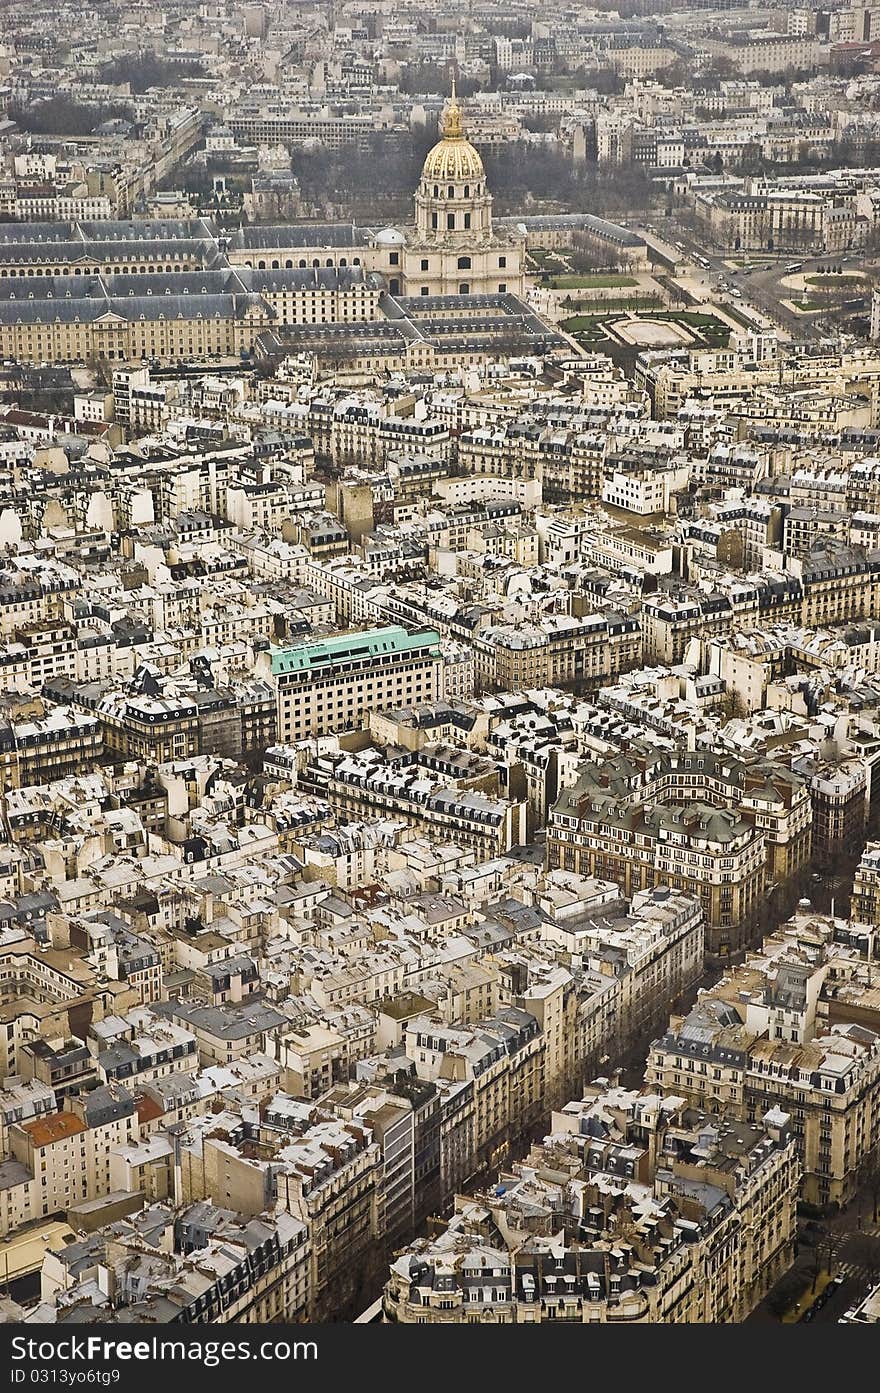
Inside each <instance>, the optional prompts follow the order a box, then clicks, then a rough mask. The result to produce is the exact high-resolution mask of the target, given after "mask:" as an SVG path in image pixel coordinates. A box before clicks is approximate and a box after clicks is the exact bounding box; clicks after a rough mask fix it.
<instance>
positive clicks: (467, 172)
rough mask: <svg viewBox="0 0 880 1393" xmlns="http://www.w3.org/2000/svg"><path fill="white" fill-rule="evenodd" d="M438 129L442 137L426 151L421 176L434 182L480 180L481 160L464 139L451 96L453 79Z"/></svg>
mask: <svg viewBox="0 0 880 1393" xmlns="http://www.w3.org/2000/svg"><path fill="white" fill-rule="evenodd" d="M440 130H441V133H442V139H441V140H438V142H437V144H436V145H435V146H434V148H433V149H432V150H429V151H428V157H427V159H426V160H425V163H424V165H423V167H422V179H424V180H426V181H427V182H428V183H437V184H442V183H444V182H446V181H448V180H452V181H453V183H454V182H456V181H458V180H464V181H468V182H469V181H471V180H477V179H483V178H484V177H485V176H484V171H483V161H482V160H481V159H480V156H479V154H478V153H477V151H476V150H475V149H474V147H473V145H471V143H470V141H469V140H465V135H464V120H463V118H462V111H461V106H460V105H459V102H458V98H457V97H456V95H455V83H454V82H453V84H452V95H451V97H450V98H449V101H448V102H447V103H446V106H445V107H444V108H443V120H442V122H441V125H440Z"/></svg>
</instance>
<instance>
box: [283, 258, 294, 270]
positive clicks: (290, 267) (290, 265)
mask: <svg viewBox="0 0 880 1393" xmlns="http://www.w3.org/2000/svg"><path fill="white" fill-rule="evenodd" d="M284 269H285V271H292V270H293V262H292V261H291V260H290V258H289V257H288V259H287V261H285V263H284Z"/></svg>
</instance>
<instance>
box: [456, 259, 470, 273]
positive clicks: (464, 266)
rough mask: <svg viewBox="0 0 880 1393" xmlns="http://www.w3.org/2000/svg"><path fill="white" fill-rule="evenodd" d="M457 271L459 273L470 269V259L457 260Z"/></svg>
mask: <svg viewBox="0 0 880 1393" xmlns="http://www.w3.org/2000/svg"><path fill="white" fill-rule="evenodd" d="M458 269H459V271H469V270H470V269H471V259H470V257H469V256H460V257H459V258H458Z"/></svg>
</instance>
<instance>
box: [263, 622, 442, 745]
mask: <svg viewBox="0 0 880 1393" xmlns="http://www.w3.org/2000/svg"><path fill="white" fill-rule="evenodd" d="M441 666H442V660H441V656H440V635H439V633H438V632H437V630H436V629H420V630H417V631H412V630H409V629H405V628H402V627H401V626H399V625H392V626H390V627H388V628H383V629H368V630H365V631H363V632H352V633H344V634H334V635H332V636H331V637H330V638H321V639H304V640H303V641H302V642H298V643H294V644H291V645H290V646H289V647H284V648H273V649H271V650H270V653H269V667H270V672H271V676H272V680H273V682H274V684H275V687H276V691H277V694H278V739H279V741H281V742H282V743H284V744H290V743H292V742H294V741H297V740H306V739H309V738H310V737H313V736H316V735H332V734H333V733H334V732H335V731H340V730H350V729H352V728H357V727H358V726H360V725H361V724H362V722H363V719H364V717H365V716H366V715H367V713H368V712H370V711H375V710H381V709H382V708H383V707H387V706H399V705H401V704H406V705H410V704H413V703H419V702H430V701H436V700H437V699H438V697H440V696H442V695H443V692H442V678H441Z"/></svg>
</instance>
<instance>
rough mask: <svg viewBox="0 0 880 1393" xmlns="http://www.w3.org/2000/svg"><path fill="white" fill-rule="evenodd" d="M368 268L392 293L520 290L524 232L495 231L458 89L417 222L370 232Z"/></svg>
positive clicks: (428, 164)
mask: <svg viewBox="0 0 880 1393" xmlns="http://www.w3.org/2000/svg"><path fill="white" fill-rule="evenodd" d="M372 241H373V249H374V253H375V255H374V257H373V258H372V260H373V268H374V269H375V270H377V271H382V272H383V274H384V275H385V276H386V277H387V280H388V289H389V290H390V292H391V294H392V295H395V294H399V295H425V296H427V295H497V294H499V293H500V294H503V293H504V292H505V291H510V292H511V293H512V294H514V295H522V294H523V291H524V281H523V268H524V261H525V239H524V238H523V237H521V236H518V235H516V234H514V233H511V234H504V235H498V234H496V233H494V232H493V230H492V196H491V194H490V193H489V190H488V188H487V187H486V173H485V170H484V169H483V161H482V160H481V159H480V155H479V152H478V151H477V150H475V149H474V147H473V145H471V143H470V141H469V140H468V139H467V137H466V136H465V129H464V115H463V112H462V109H461V105H460V103H459V101H458V98H457V97H456V95H455V84H454V83H453V86H452V95H451V97H450V99H449V101H448V102H447V103H446V106H445V108H444V111H443V117H442V121H441V126H440V139H439V140H438V142H437V144H436V145H435V146H434V148H433V149H432V150H431V151H429V153H428V157H427V159H426V160H425V163H424V166H423V168H422V177H421V179H420V180H419V186H418V188H417V189H416V196H415V227H411V228H407V229H406V230H404V231H400V230H398V229H397V228H390V227H389V228H385V229H383V231H381V232H378V233H376V234H375V235H374V237H373V239H372Z"/></svg>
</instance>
